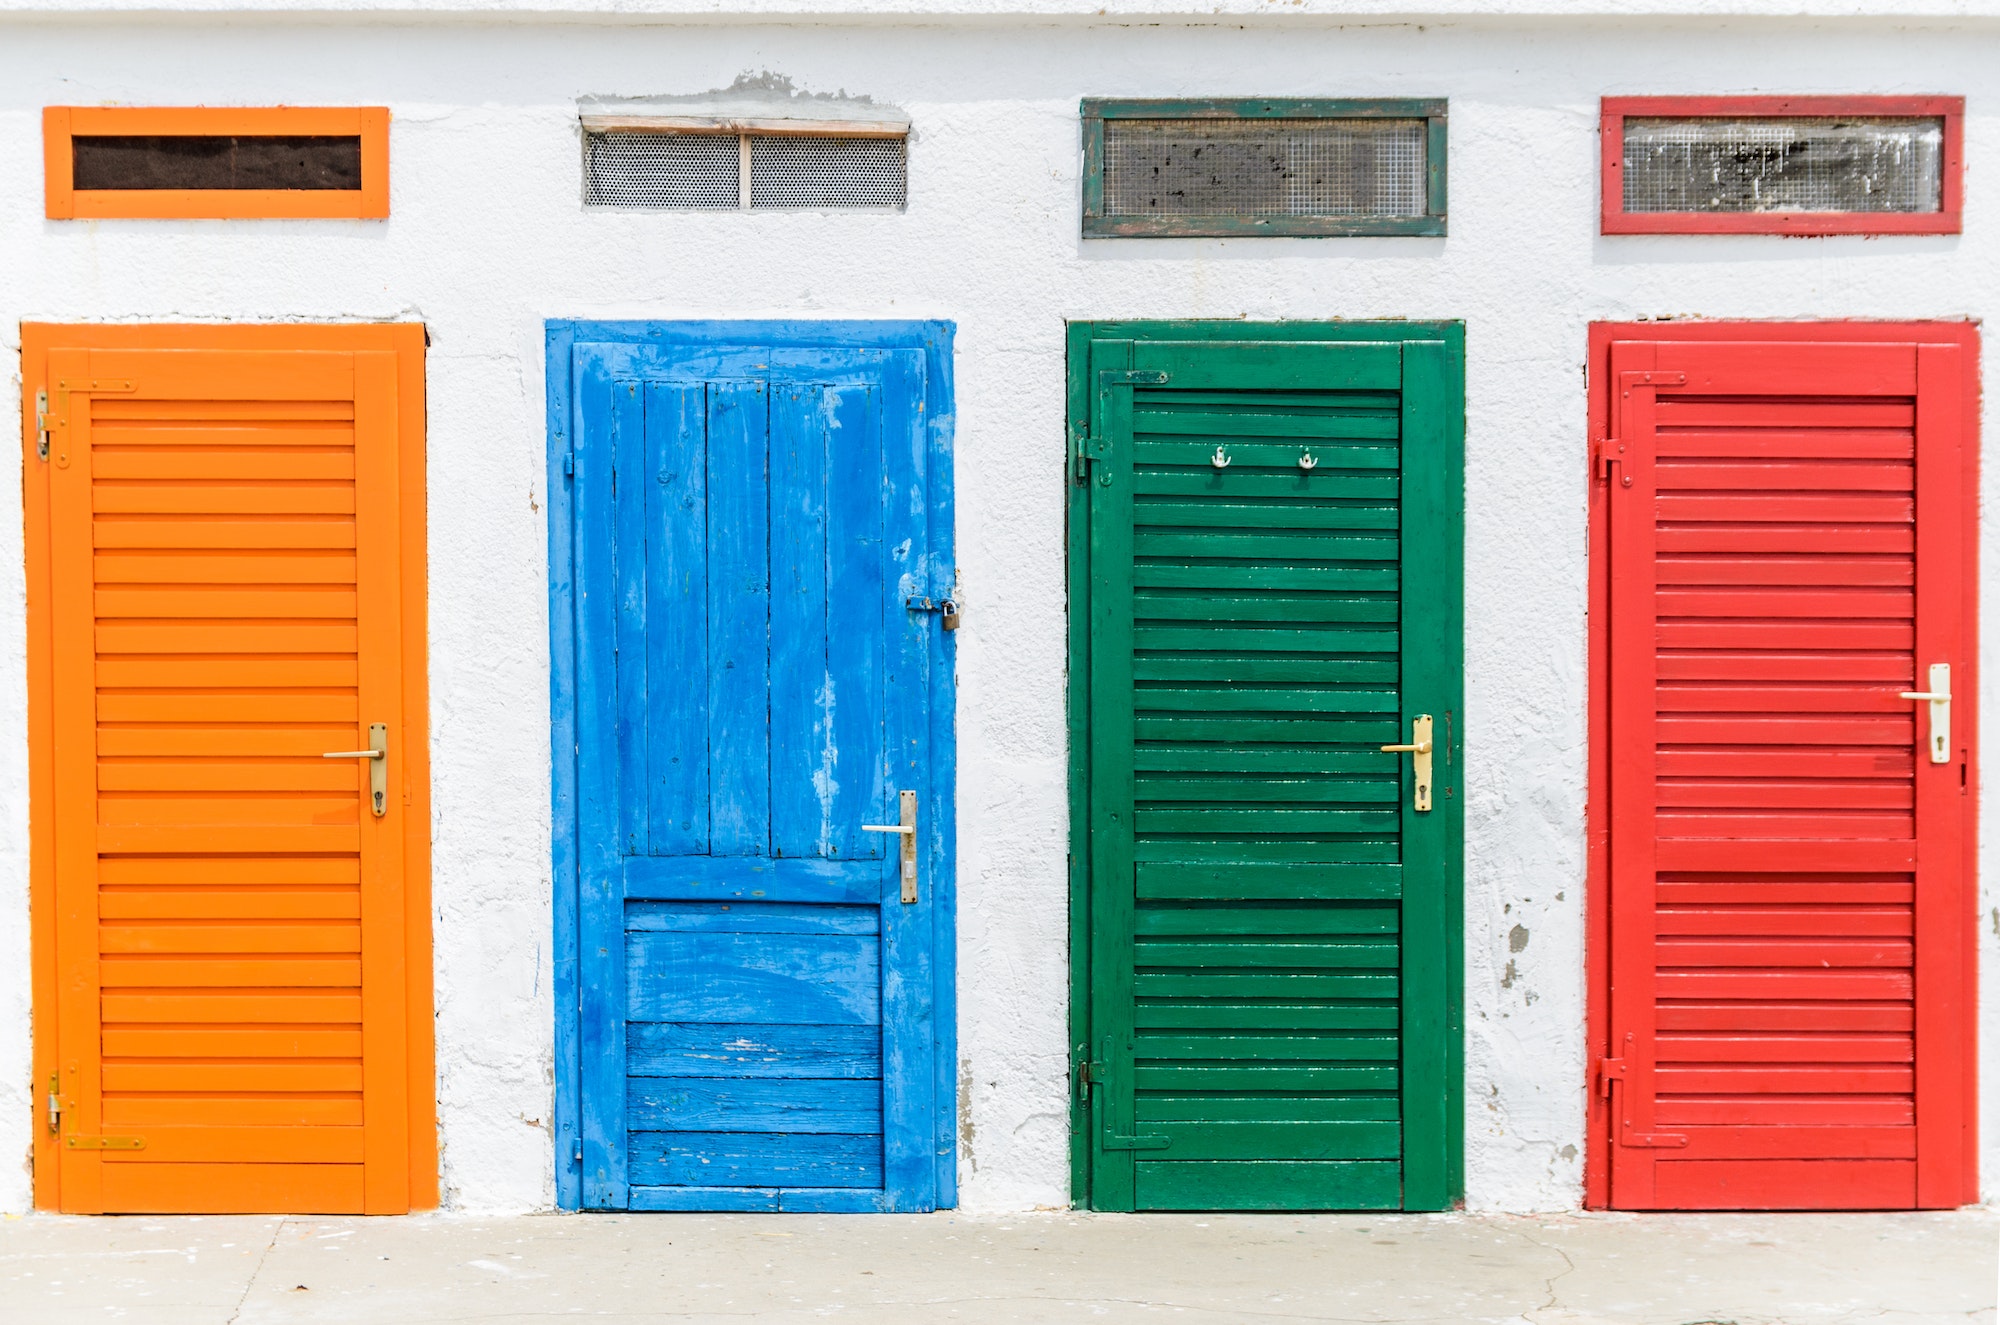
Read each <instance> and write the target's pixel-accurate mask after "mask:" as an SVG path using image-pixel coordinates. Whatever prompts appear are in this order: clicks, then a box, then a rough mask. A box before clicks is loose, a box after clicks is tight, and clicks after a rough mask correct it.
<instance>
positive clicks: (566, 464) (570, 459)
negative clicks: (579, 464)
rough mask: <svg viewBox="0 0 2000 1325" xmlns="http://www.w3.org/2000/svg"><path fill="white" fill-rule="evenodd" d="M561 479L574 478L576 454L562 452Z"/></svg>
mask: <svg viewBox="0 0 2000 1325" xmlns="http://www.w3.org/2000/svg"><path fill="white" fill-rule="evenodd" d="M563 477H564V478H575V477H576V452H574V451H564V452H563Z"/></svg>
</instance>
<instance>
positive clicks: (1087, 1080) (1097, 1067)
mask: <svg viewBox="0 0 2000 1325" xmlns="http://www.w3.org/2000/svg"><path fill="white" fill-rule="evenodd" d="M1103 1080H1104V1064H1103V1063H1100V1062H1098V1061H1097V1060H1096V1059H1095V1058H1079V1059H1077V1060H1076V1102H1077V1103H1078V1104H1088V1103H1089V1102H1090V1088H1091V1087H1092V1086H1095V1085H1097V1084H1098V1083H1099V1082H1101V1081H1103Z"/></svg>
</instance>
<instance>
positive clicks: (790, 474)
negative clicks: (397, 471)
mask: <svg viewBox="0 0 2000 1325" xmlns="http://www.w3.org/2000/svg"><path fill="white" fill-rule="evenodd" d="M724 334H725V335H726V334H727V333H724ZM930 367H931V365H929V364H928V363H927V351H926V349H924V348H921V347H917V348H901V347H880V346H853V345H850V346H831V347H829V346H824V345H820V346H813V345H805V346H800V345H792V346H785V345H773V344H754V343H753V344H743V343H736V344H731V343H728V341H727V340H726V339H708V340H705V341H704V340H700V339H697V340H693V341H689V342H686V343H681V344H661V343H659V342H658V341H657V340H655V341H652V342H651V343H647V342H640V343H616V342H595V343H593V342H590V341H588V340H582V341H579V342H578V343H576V344H575V345H574V348H573V353H572V369H573V372H572V378H571V388H572V390H573V393H574V398H573V400H572V401H571V402H570V403H571V419H572V430H571V436H570V438H569V441H570V453H569V455H568V456H567V457H566V460H567V463H568V465H569V467H570V468H571V469H573V476H571V477H570V479H569V483H570V488H569V498H570V505H571V513H572V530H573V541H572V544H571V551H572V553H573V563H572V566H571V568H570V569H571V573H572V575H573V577H574V596H573V603H574V613H575V617H574V619H575V638H574V651H575V652H574V656H575V664H576V673H575V707H574V724H575V726H574V740H575V747H576V765H575V768H576V792H577V795H576V820H575V825H576V840H575V843H574V848H575V861H576V873H575V878H576V887H577V910H576V916H577V932H576V939H577V955H578V965H577V972H576V975H577V978H576V987H577V993H578V1021H577V1036H576V1052H577V1059H578V1073H577V1076H578V1084H579V1087H580V1092H581V1109H580V1124H581V1127H580V1131H581V1136H580V1146H579V1151H580V1159H579V1160H578V1167H579V1169H580V1173H579V1175H578V1176H579V1177H580V1194H581V1204H582V1205H583V1206H585V1207H587V1208H593V1209H633V1210H816V1211H850V1210H928V1209H932V1208H935V1207H936V1206H937V1205H938V1204H939V1202H940V1200H941V1199H946V1200H948V1197H949V1192H950V1175H949V1165H950V1161H951V1142H950V1136H951V1128H950V1125H949V1119H948V1117H943V1116H941V1115H943V1114H947V1113H948V1111H949V1105H950V1100H949V1098H948V1097H943V1096H944V1092H941V1091H940V1089H939V1078H940V1075H941V1064H940V1063H939V1061H938V1051H939V1048H940V1046H941V1044H944V1043H946V1042H948V1040H949V1036H948V1035H941V1034H940V1024H939V1023H940V1017H939V1012H940V1009H939V1006H938V1005H939V1001H940V1000H939V999H938V997H937V987H938V974H939V972H938V971H937V969H936V963H937V960H938V949H939V946H940V944H939V942H938V939H939V935H940V932H941V925H940V909H941V908H942V907H943V906H944V905H945V902H946V900H947V899H948V898H949V895H950V893H949V885H948V877H947V876H948V865H949V861H948V850H947V847H948V837H947V834H946V831H945V826H946V823H947V820H948V816H949V806H948V805H947V804H945V803H943V802H941V801H940V800H939V799H938V791H939V789H940V787H942V786H948V785H949V784H948V780H947V779H944V778H941V777H940V776H939V774H940V771H941V770H940V767H939V764H940V756H941V755H944V756H948V750H940V749H939V746H940V744H941V742H940V739H939V736H938V734H937V732H938V724H937V723H936V722H935V721H934V706H936V705H937V704H938V702H939V701H940V700H942V699H944V698H946V697H945V696H940V695H937V694H934V693H933V692H934V690H937V689H939V688H941V687H939V686H938V685H936V684H935V679H934V678H935V676H936V674H937V673H938V672H939V668H938V667H937V664H938V663H939V662H940V660H941V659H940V655H941V651H942V649H943V648H944V644H943V641H942V625H943V622H942V618H941V615H940V614H939V613H937V612H935V611H932V610H928V604H930V603H933V602H935V601H936V600H937V599H940V598H942V597H944V596H945V595H946V594H948V593H949V590H950V570H949V566H948V565H941V564H939V559H938V558H937V557H936V556H935V555H934V552H933V547H932V542H933V540H932V537H931V529H932V525H933V516H934V514H935V513H936V511H935V509H934V508H936V507H937V503H935V502H934V501H933V495H934V494H933V493H932V492H931V491H930V490H929V489H930V486H931V484H932V481H933V480H932V477H931V475H930V473H929V469H930V464H931V459H932V453H933V441H934V429H933V428H932V427H931V421H930V419H929V418H928V411H930V410H934V409H935V405H934V404H933V403H932V402H929V401H927V399H926V395H927V385H928V382H929V378H930V376H931V373H930V371H929V369H930ZM940 541H941V540H940ZM944 730H945V731H946V733H947V735H946V736H945V740H944V743H948V728H945V729H944ZM906 804H907V810H908V813H907V814H906ZM910 821H913V824H912V827H913V832H912V834H911V842H912V845H913V848H914V849H913V850H912V851H911V852H909V853H907V854H908V856H909V859H908V860H907V862H906V860H905V855H906V853H905V852H904V851H903V850H902V842H903V835H902V834H901V833H899V832H895V831H880V830H883V829H896V828H901V827H902V826H904V824H905V823H906V822H910ZM871 826H873V828H874V829H875V830H876V831H870V828H871ZM942 932H945V933H948V932H949V931H948V929H944V930H942ZM947 1079H948V1078H947Z"/></svg>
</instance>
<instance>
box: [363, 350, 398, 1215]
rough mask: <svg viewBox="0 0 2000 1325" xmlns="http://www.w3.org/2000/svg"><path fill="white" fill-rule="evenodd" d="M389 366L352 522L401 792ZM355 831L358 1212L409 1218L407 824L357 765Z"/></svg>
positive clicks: (376, 717) (374, 407)
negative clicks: (375, 807)
mask: <svg viewBox="0 0 2000 1325" xmlns="http://www.w3.org/2000/svg"><path fill="white" fill-rule="evenodd" d="M396 394H397V393H396V356H395V355H394V354H393V353H387V352H382V351H367V352H363V353H359V354H356V355H355V356H354V471H355V472H354V509H355V516H354V523H355V563H356V564H355V591H356V593H355V597H356V603H357V608H356V620H355V625H356V635H357V640H358V643H357V649H356V652H357V654H358V664H359V668H360V684H359V691H358V696H359V700H360V708H361V712H360V730H359V731H358V732H357V733H356V739H357V744H356V746H355V747H354V748H356V749H361V748H364V747H365V746H366V745H367V741H368V727H369V725H370V724H371V723H376V722H380V723H385V724H387V726H388V728H389V755H388V764H389V769H388V771H389V785H390V787H391V788H392V789H394V788H398V787H400V785H401V783H402V774H403V770H402V761H403V758H404V747H405V742H406V741H407V740H408V730H407V728H406V726H405V723H404V721H403V705H402V685H403V677H402V663H403V641H402V593H401V584H402V567H401V564H400V563H401V555H400V554H401V551H402V546H401V545H402V530H401V524H402V519H401V505H402V503H401V494H400V487H401V483H400V478H401V476H400V474H399V472H398V471H399V466H398V463H397V460H398V456H397V432H398V410H397V404H396ZM355 763H356V766H357V767H356V776H357V777H358V778H359V779H360V785H361V791H360V796H359V799H360V823H361V1079H362V1084H361V1098H362V1110H363V1114H364V1117H365V1118H366V1120H367V1123H366V1126H365V1127H364V1128H363V1130H362V1142H363V1171H362V1208H363V1211H364V1212H365V1213H368V1214H403V1213H406V1212H407V1211H408V1210H409V1208H410V1179H409V1171H408V1169H409V1153H410V1150H409V1076H408V1064H409V1043H408V1034H407V1030H408V1026H407V1021H406V1013H405V1007H404V993H405V985H404V963H405V952H404V944H403V940H404V929H403V914H404V906H403V864H404V862H403V852H402V842H401V838H402V829H403V819H404V816H405V815H406V814H408V813H409V811H408V808H407V807H406V806H405V805H404V804H403V798H402V797H401V795H399V794H397V795H391V797H390V798H389V806H388V812H387V813H386V814H384V815H382V816H381V817H379V818H378V817H377V816H376V815H375V814H374V813H373V811H372V809H371V807H370V805H369V800H368V795H367V792H366V787H367V783H368V773H369V770H368V768H367V761H364V760H357V761H355Z"/></svg>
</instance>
